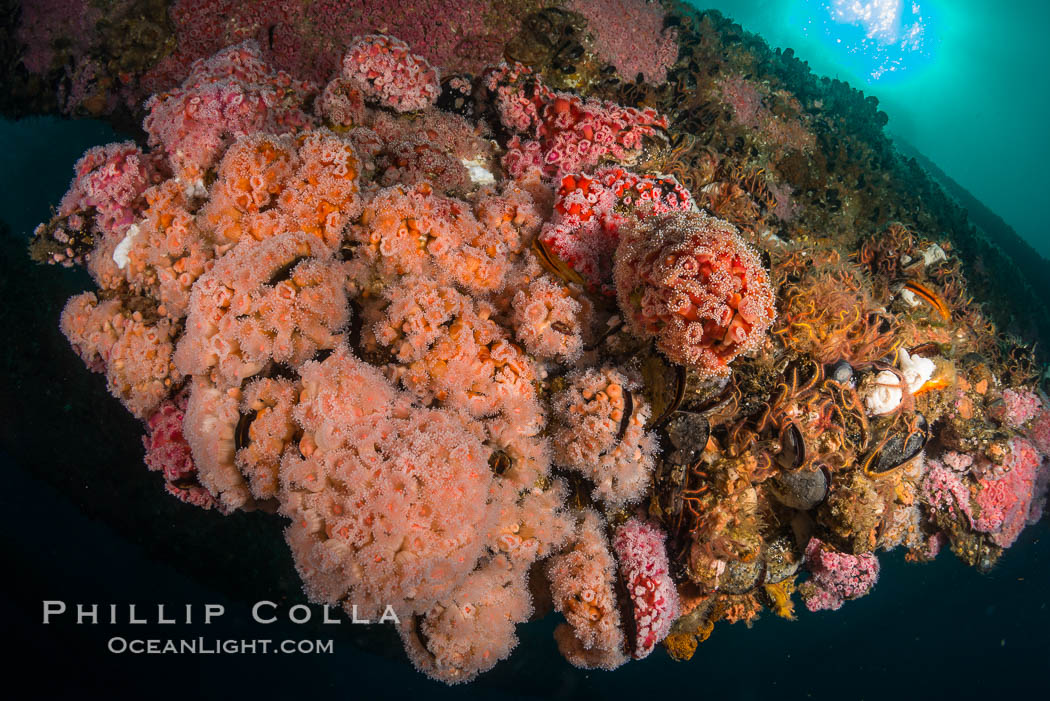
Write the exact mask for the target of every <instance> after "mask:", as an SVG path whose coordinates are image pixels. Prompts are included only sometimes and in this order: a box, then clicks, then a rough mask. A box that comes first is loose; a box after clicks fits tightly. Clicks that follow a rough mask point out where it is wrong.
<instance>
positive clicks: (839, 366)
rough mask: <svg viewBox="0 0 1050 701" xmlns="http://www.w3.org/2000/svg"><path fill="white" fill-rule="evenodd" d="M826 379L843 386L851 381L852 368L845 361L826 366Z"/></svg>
mask: <svg viewBox="0 0 1050 701" xmlns="http://www.w3.org/2000/svg"><path fill="white" fill-rule="evenodd" d="M827 377H828V379H830V380H834V381H835V382H838V383H839V384H840V385H844V384H846V383H847V382H849V381H850V380H852V379H853V366H852V365H850V364H849V363H848V362H847V361H845V360H839V361H838V362H835V363H832V364H831V365H829V366H828V369H827Z"/></svg>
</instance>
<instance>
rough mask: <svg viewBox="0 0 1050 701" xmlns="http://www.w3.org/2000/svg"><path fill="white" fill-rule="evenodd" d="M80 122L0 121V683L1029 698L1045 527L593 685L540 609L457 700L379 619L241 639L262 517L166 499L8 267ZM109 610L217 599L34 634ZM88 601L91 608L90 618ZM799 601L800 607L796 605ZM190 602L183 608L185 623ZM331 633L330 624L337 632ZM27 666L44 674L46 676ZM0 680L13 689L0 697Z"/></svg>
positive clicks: (44, 205)
mask: <svg viewBox="0 0 1050 701" xmlns="http://www.w3.org/2000/svg"><path fill="white" fill-rule="evenodd" d="M119 138H120V136H119V135H117V134H114V133H113V132H112V131H111V130H109V128H108V127H106V126H105V125H102V124H100V123H96V122H90V121H77V122H69V121H60V120H54V119H31V120H25V121H22V122H18V123H10V122H3V123H0V158H2V159H3V160H2V168H0V216H2V219H3V225H4V226H3V232H2V236H0V264H2V269H0V296H2V299H3V302H2V304H0V474H2V475H3V478H4V479H3V485H4V488H3V489H2V490H0V514H2V518H3V527H2V529H0V539H2V540H3V554H4V560H5V562H4V566H3V571H4V573H5V576H4V577H3V597H2V600H0V606H2V609H0V620H2V621H4V624H5V625H4V634H5V636H6V638H7V641H6V642H7V643H8V644H7V646H6V647H7V652H6V654H5V655H4V656H3V657H2V659H3V665H4V667H5V668H6V670H7V673H6V674H5V675H4V679H5V682H7V683H13V682H16V681H19V680H21V681H24V682H26V683H29V684H30V685H31V686H28V687H26V688H27V689H33V690H34V691H35V692H36V693H34V697H37V698H52V697H57V698H73V697H76V698H78V699H92V698H103V697H104V698H107V699H120V698H125V697H132V698H140V697H143V696H146V697H149V698H180V699H186V698H187V697H191V698H213V697H235V698H243V697H247V696H254V697H258V698H272V697H278V696H280V697H286V698H303V697H314V696H315V695H316V694H318V693H322V694H325V696H326V698H332V699H357V698H407V697H418V696H419V695H421V694H427V695H428V696H429V697H432V698H463V699H467V698H469V699H478V698H519V697H520V698H541V697H542V698H565V699H568V698H603V699H618V698H625V699H626V698H632V699H648V698H655V697H660V698H674V699H677V698H683V699H692V698H698V699H704V698H718V699H735V698H739V699H790V698H807V699H821V698H827V699H881V698H888V697H891V696H893V697H897V698H918V697H924V698H926V699H941V698H953V699H967V698H977V697H983V698H996V699H999V698H1012V697H1014V696H1015V695H1020V694H1025V695H1026V696H1034V697H1035V698H1045V697H1046V690H1047V663H1048V662H1050V609H1048V606H1047V599H1048V596H1050V527H1048V524H1047V521H1046V520H1045V519H1044V521H1043V522H1042V523H1040V524H1037V525H1036V526H1035V527H1031V528H1029V529H1028V530H1026V531H1025V532H1024V533H1023V534H1022V535H1021V538H1020V539H1019V541H1018V543H1017V544H1016V545H1015V546H1014V547H1013V548H1012V549H1011V550H1010V551H1008V552H1007V553H1006V555H1005V556H1004V557H1003V559H1002V561H1001V564H1000V565H999V566H998V567H997V568H996V569H995V570H994V571H993V572H992V573H991V574H989V575H980V574H978V573H977V572H975V571H973V570H971V569H969V568H966V567H964V566H963V565H962V564H961V563H959V562H958V561H957V560H956V559H955V558H954V557H953V556H952V555H950V554H948V553H945V554H942V556H941V557H940V558H939V559H938V560H937V561H936V562H934V563H933V564H930V565H911V564H908V563H905V562H904V560H903V556H902V555H897V554H889V555H884V556H882V557H881V558H880V559H881V561H882V578H881V581H880V582H879V584H878V585H877V586H876V587H875V589H874V591H873V592H872V593H871V594H870V595H869V596H867V597H865V598H863V599H860V600H858V601H853V602H847V603H846V605H845V606H844V608H843V609H842V610H841V611H838V612H834V613H822V614H808V613H806V612H805V611H804V610H803V611H800V614H799V620H797V621H795V622H790V623H789V622H787V621H783V620H780V619H777V618H775V617H773V616H771V615H766V616H764V617H763V618H762V619H761V620H760V621H758V622H757V623H756V624H755V625H754V626H753V627H752V628H751V629H747V628H746V627H744V625H743V624H737V625H732V626H730V625H726V624H719V625H718V626H717V627H716V629H715V632H714V634H713V635H712V637H711V638H710V639H709V640H708V641H707V642H705V643H702V644H701V646H700V648H699V649H698V650H697V653H696V656H695V657H694V658H693V660H692V661H691V662H688V663H674V662H672V661H671V660H670V659H669V658H668V657H667V656H666V655H664V654H663V653H662V651H657V652H656V653H654V654H653V655H652V656H651V657H650V658H649V659H646V660H643V661H641V662H634V663H631V664H628V665H627V666H625V667H624V668H621V669H620V670H618V671H616V672H612V673H602V672H598V673H589V672H584V671H581V670H577V669H575V668H573V667H571V666H570V665H568V664H567V663H565V662H564V661H562V659H561V658H560V656H559V655H558V653H557V650H556V648H555V645H554V643H553V640H552V639H551V632H552V630H553V627H554V624H555V622H556V621H555V617H553V616H549V617H548V618H547V619H546V620H543V621H540V622H538V623H533V624H529V625H526V626H521V627H519V629H518V631H519V636H520V637H521V644H520V645H519V647H518V648H517V650H516V651H515V652H514V654H513V656H512V657H511V659H509V660H508V661H505V662H503V663H501V664H500V665H498V666H497V667H496V669H495V670H494V671H492V672H489V673H488V674H486V675H483V676H482V677H481V678H480V679H479V680H478V681H476V682H475V683H474V684H472V685H470V686H468V687H456V688H451V689H450V688H447V687H445V686H443V685H440V684H436V683H433V682H430V681H428V680H426V679H425V678H424V677H422V676H421V675H419V674H417V673H416V672H414V671H413V670H412V669H411V668H410V666H409V664H408V663H407V662H406V661H405V660H404V658H403V656H402V653H401V652H400V645H399V643H398V642H397V640H396V636H395V635H393V633H392V630H391V629H390V628H383V627H377V626H373V627H370V628H362V627H358V626H351V625H349V624H343V625H341V626H324V625H320V624H319V623H317V622H316V620H317V618H318V617H319V615H320V611H319V609H315V611H316V615H315V622H314V623H312V624H307V625H301V626H294V625H291V624H282V625H274V626H265V627H264V626H260V625H257V624H255V623H253V622H251V620H250V618H249V610H250V607H251V604H252V603H254V602H255V601H258V600H260V599H268V600H273V601H276V602H279V603H280V604H281V605H282V606H285V607H286V606H289V605H291V604H293V603H297V602H302V601H303V597H302V595H301V593H300V592H299V588H298V587H299V584H298V577H297V576H296V574H295V571H294V569H293V567H292V563H291V559H290V557H289V555H288V553H287V551H286V547H285V545H284V543H283V540H282V538H281V534H280V529H281V523H280V519H279V518H277V517H267V516H264V515H261V514H238V515H235V516H231V517H228V518H224V517H222V516H219V515H218V514H215V513H211V512H202V511H200V510H199V509H196V508H194V507H190V506H187V505H183V504H180V503H178V502H177V501H176V500H175V499H173V498H171V497H169V496H167V495H166V494H165V493H164V492H163V490H162V487H161V480H160V478H159V476H157V475H155V474H151V473H149V472H148V471H147V470H146V468H145V467H144V465H143V464H142V448H141V444H140V442H139V441H140V436H141V426H140V425H139V424H138V423H137V422H136V421H135V420H134V419H133V418H131V416H130V415H129V414H127V412H126V411H125V410H124V409H123V408H122V407H121V406H120V405H119V403H118V402H117V401H116V400H115V399H112V398H111V397H110V396H109V395H108V394H107V393H106V390H105V382H104V379H103V378H102V376H101V375H92V374H89V373H88V372H87V371H86V370H85V369H84V367H83V366H82V364H81V363H80V361H79V359H77V358H76V356H75V355H74V354H73V352H72V350H71V349H70V348H69V346H68V344H67V343H66V341H65V339H64V338H63V337H62V336H61V334H60V333H59V332H58V329H57V324H58V314H59V312H60V310H61V307H62V305H63V304H64V303H65V300H66V298H68V297H69V296H70V295H72V294H74V293H76V292H79V291H81V290H83V289H86V288H89V287H90V281H89V279H88V277H87V275H86V274H85V273H83V272H82V271H72V270H65V269H61V268H54V267H50V268H44V267H38V266H35V265H33V264H32V263H30V261H29V260H28V257H27V256H26V255H25V245H26V242H27V237H28V234H29V232H30V231H31V229H32V227H33V226H34V225H35V224H36V223H37V222H39V221H42V220H44V219H46V218H47V216H48V206H49V205H50V204H52V203H57V202H58V200H59V199H60V197H61V196H62V194H63V192H64V191H65V189H66V187H67V185H68V182H69V179H70V177H71V173H72V164H73V162H74V161H75V160H76V158H77V157H79V155H80V154H81V153H82V152H83V150H84V149H86V148H87V147H89V146H92V145H95V144H100V143H105V142H108V141H113V140H118V139H119ZM45 599H58V600H64V601H65V602H67V604H68V605H69V606H70V608H72V606H73V605H74V604H75V603H77V602H82V603H87V604H91V603H99V604H103V605H106V604H110V603H116V604H120V605H121V606H126V605H127V604H129V603H139V604H140V605H142V606H144V607H145V608H146V610H155V606H156V605H157V604H158V603H167V604H169V611H170V609H171V608H172V607H183V606H184V605H185V604H187V603H195V604H200V605H203V604H204V603H222V604H224V605H225V606H226V609H227V613H226V615H225V616H224V617H223V619H221V622H220V623H217V624H213V625H212V626H209V627H204V626H184V625H177V626H161V625H155V624H151V625H143V626H129V625H123V626H115V627H113V626H108V625H99V626H89V625H83V626H76V625H73V624H72V623H70V622H69V618H70V617H69V616H66V617H65V618H64V619H62V620H61V621H59V622H57V623H53V624H52V625H49V626H44V625H42V624H41V619H42V601H43V600H45ZM102 608H103V609H105V608H106V606H103V607H102ZM800 608H801V607H800ZM200 610H201V609H198V613H197V616H198V617H199V616H200ZM333 629H335V631H334V632H332V631H333ZM114 635H125V636H136V637H156V638H164V637H186V638H189V637H195V636H197V635H204V636H206V637H209V638H234V637H235V638H259V637H265V638H273V639H278V640H279V639H282V638H291V639H297V640H298V639H322V640H325V639H329V638H331V639H334V649H335V652H334V654H332V655H310V656H284V655H267V656H262V655H254V656H253V655H240V656H236V655H221V656H210V657H208V656H192V657H191V656H187V657H177V656H153V657H146V656H138V657H131V656H129V655H113V654H109V653H107V652H106V642H107V640H108V639H109V638H110V637H111V636H114ZM44 670H47V671H46V672H44ZM15 688H18V687H15Z"/></svg>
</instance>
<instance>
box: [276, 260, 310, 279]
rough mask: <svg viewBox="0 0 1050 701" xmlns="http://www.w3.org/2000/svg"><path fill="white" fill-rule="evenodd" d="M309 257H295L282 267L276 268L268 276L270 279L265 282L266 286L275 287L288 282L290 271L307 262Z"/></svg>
mask: <svg viewBox="0 0 1050 701" xmlns="http://www.w3.org/2000/svg"><path fill="white" fill-rule="evenodd" d="M309 257H310V256H296V257H295V258H292V259H291V260H290V261H288V262H287V263H285V264H284V265H282V266H279V267H278V268H276V269H275V270H274V271H273V273H272V274H271V275H270V279H269V280H267V281H266V284H267V285H276V284H277V283H279V282H284V281H285V280H290V279H291V277H292V270H294V269H295V266H297V265H299V264H300V263H302V262H303V261H304V260H307V259H308V258H309Z"/></svg>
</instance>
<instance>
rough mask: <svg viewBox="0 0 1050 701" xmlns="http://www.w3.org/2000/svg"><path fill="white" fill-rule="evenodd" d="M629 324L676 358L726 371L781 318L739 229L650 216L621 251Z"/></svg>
mask: <svg viewBox="0 0 1050 701" xmlns="http://www.w3.org/2000/svg"><path fill="white" fill-rule="evenodd" d="M614 276H615V281H616V290H617V298H618V300H619V302H620V308H621V309H623V311H624V313H625V315H626V317H627V320H628V322H629V323H630V324H631V327H632V328H633V329H634V330H635V332H636V333H637V334H639V335H641V336H643V337H654V338H656V343H657V346H658V347H659V348H660V350H662V351H663V352H664V353H665V354H666V355H667V356H668V357H669V358H670V359H671V360H673V361H675V362H679V363H682V364H684V365H689V366H694V367H696V368H697V369H698V370H699V371H700V372H702V373H703V374H706V375H710V376H725V375H727V374H728V373H729V363H730V362H732V361H733V359H734V358H736V357H737V356H738V355H740V354H742V353H748V352H751V351H754V350H755V349H756V348H758V346H759V345H760V344H761V343H762V342H763V341H764V339H765V338H766V332H767V330H768V329H769V326H770V324H772V323H773V319H774V318H775V317H776V310H775V307H774V299H775V297H774V292H773V288H772V286H771V285H770V283H769V276H768V274H767V273H766V270H765V268H764V267H763V266H762V263H761V262H760V261H759V259H758V255H757V254H756V253H755V251H754V250H753V249H752V248H750V247H748V246H747V244H746V243H745V242H744V241H743V239H741V238H740V236H739V234H738V232H737V231H736V229H735V228H734V227H733V226H732V225H729V224H726V223H725V222H722V221H720V220H717V219H713V218H711V217H707V216H705V215H703V214H699V215H691V214H667V215H662V216H654V217H648V218H646V219H644V220H642V221H641V222H640V223H639V225H638V226H636V227H634V228H632V229H631V230H630V232H629V233H628V234H627V235H626V236H625V237H624V239H623V241H621V243H620V245H619V246H618V247H617V249H616V267H615V273H614Z"/></svg>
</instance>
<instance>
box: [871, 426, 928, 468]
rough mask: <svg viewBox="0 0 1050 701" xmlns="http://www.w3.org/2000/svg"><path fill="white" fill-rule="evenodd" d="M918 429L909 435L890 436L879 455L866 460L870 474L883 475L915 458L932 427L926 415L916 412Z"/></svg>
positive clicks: (924, 443)
mask: <svg viewBox="0 0 1050 701" xmlns="http://www.w3.org/2000/svg"><path fill="white" fill-rule="evenodd" d="M916 419H917V421H916V430H915V431H913V432H912V433H909V434H907V435H905V434H903V433H898V434H894V435H892V436H890V437H889V438H888V439H887V440H886V441H885V443H884V444H883V446H882V449H881V450H880V451H879V454H878V456H875V457H874V458H871V459H869V460H867V461H866V465H867V472H868V473H869V474H874V475H881V474H885V473H887V472H890V471H892V470H895V469H897V468H898V467H900V466H901V465H903V464H904V463H906V462H908V461H909V460H911V459H913V458H914V457H915V456H916V455H918V454H919V453H920V452H921V451H922V449H923V448H925V447H926V442H927V441H928V440H929V438H930V427H929V424H928V423H927V422H926V417H925V416H923V415H922V414H918V413H917V414H916Z"/></svg>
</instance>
